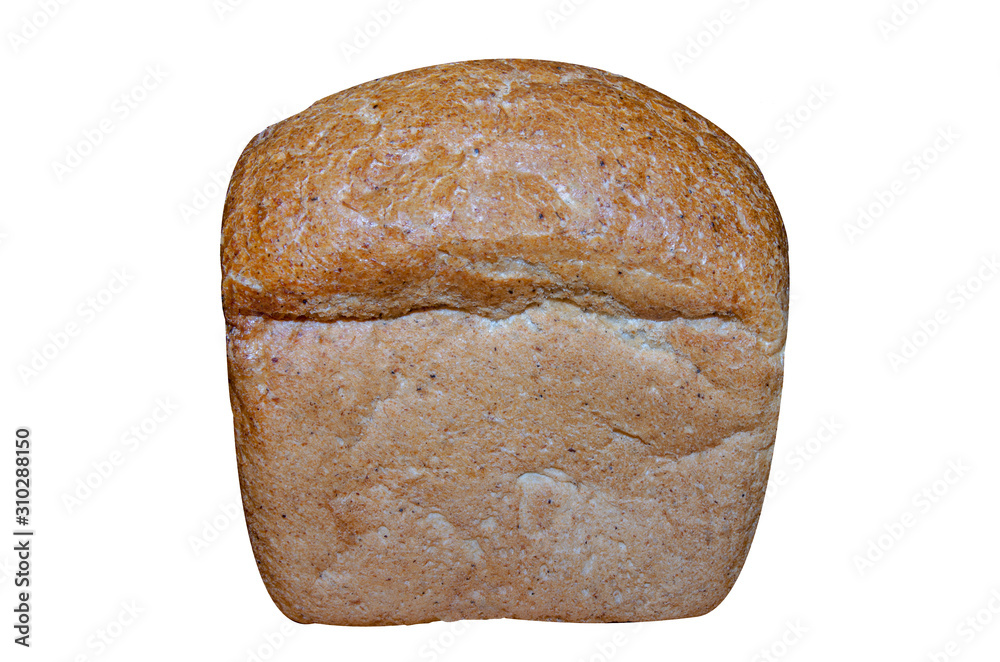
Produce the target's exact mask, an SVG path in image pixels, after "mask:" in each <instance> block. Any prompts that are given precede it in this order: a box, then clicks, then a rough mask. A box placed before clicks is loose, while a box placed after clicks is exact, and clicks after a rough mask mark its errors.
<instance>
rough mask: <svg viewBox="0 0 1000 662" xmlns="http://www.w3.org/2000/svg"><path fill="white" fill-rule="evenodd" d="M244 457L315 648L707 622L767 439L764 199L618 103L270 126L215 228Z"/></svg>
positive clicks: (464, 87)
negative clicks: (471, 626)
mask: <svg viewBox="0 0 1000 662" xmlns="http://www.w3.org/2000/svg"><path fill="white" fill-rule="evenodd" d="M222 271H223V281H222V293H223V306H224V312H225V318H226V324H227V346H228V359H229V363H228V365H229V384H230V392H231V398H232V409H233V417H234V420H235V433H236V454H237V459H238V468H239V477H240V484H241V489H242V495H243V503H244V509H245V513H246V519H247V526H248V529H249V533H250V540H251V543H252V547H253V552H254V554H255V556H256V559H257V563H258V566H259V569H260V573H261V576H262V578H263V580H264V584H265V586H266V587H267V590H268V592H269V593H270V595H271V597H272V599H273V600H274V602H275V604H276V605H277V606H278V607H279V608H280V609H281V611H282V612H284V613H285V614H286V615H287V616H288V617H290V618H291V619H294V620H295V621H299V622H303V623H330V624H342V625H378V624H401V623H419V622H424V621H431V620H455V619H463V618H469V619H483V618H519V619H536V620H558V621H576V622H594V621H646V620H659V619H667V618H678V617H687V616H696V615H699V614H704V613H706V612H708V611H709V610H711V609H712V608H713V607H714V606H716V605H717V604H719V602H720V601H721V600H722V599H723V598H724V597H725V595H726V594H727V593H728V591H729V590H730V588H731V587H732V586H733V582H734V581H735V580H736V577H737V575H738V574H739V572H740V569H741V567H742V565H743V562H744V559H745V557H746V555H747V551H748V549H749V546H750V542H751V539H752V538H753V534H754V530H755V527H756V524H757V519H758V515H759V514H760V508H761V501H762V499H763V496H764V488H765V483H766V480H767V474H768V469H769V465H770V460H771V451H772V447H773V443H774V437H775V430H776V426H777V420H778V405H779V398H780V393H781V384H782V367H783V356H784V343H785V329H786V322H787V309H788V259H787V242H786V238H785V231H784V227H783V225H782V221H781V217H780V215H779V213H778V209H777V207H776V205H775V203H774V200H773V198H772V196H771V193H770V191H769V190H768V187H767V185H766V184H765V183H764V180H763V177H762V176H761V173H760V170H759V169H758V168H757V166H756V165H755V164H754V162H753V161H752V159H751V158H750V157H749V156H748V155H747V153H746V152H745V151H744V150H743V149H741V148H740V146H739V145H737V144H736V142H735V141H734V140H733V139H732V138H730V137H729V136H728V135H726V134H725V133H724V132H723V131H722V130H720V129H719V128H718V127H716V126H715V125H714V124H712V123H710V122H709V121H707V120H706V119H704V118H703V117H701V116H699V115H698V114H696V113H694V112H693V111H691V110H689V109H688V108H686V107H684V106H682V105H681V104H679V103H677V102H675V101H673V100H671V99H669V98H668V97H666V96H664V95H663V94H660V93H658V92H656V91H654V90H652V89H650V88H648V87H645V86H643V85H640V84H639V83H636V82H634V81H632V80H629V79H627V78H624V77H621V76H617V75H613V74H610V73H607V72H604V71H599V70H595V69H591V68H588V67H583V66H576V65H571V64H564V63H557V62H545V61H536V60H482V61H472V62H460V63H454V64H445V65H440V66H434V67H428V68H424V69H418V70H415V71H408V72H405V73H400V74H397V75H393V76H389V77H386V78H380V79H377V80H374V81H371V82H368V83H364V84H362V85H358V86H357V87H354V88H351V89H349V90H345V91H343V92H339V93H337V94H334V95H332V96H329V97H327V98H325V99H323V100H321V101H319V102H317V103H315V104H314V105H312V106H311V107H309V108H308V109H306V110H304V111H302V112H301V113H299V114H297V115H295V116H293V117H290V118H288V119H286V120H284V121H281V122H279V123H277V124H275V125H273V126H270V127H268V128H267V129H266V130H264V131H263V132H262V133H260V134H259V135H257V136H256V137H255V138H253V139H252V140H251V141H250V143H249V145H247V147H246V149H245V150H244V152H243V154H242V156H241V157H240V159H239V161H238V163H237V165H236V168H235V171H234V173H233V176H232V181H231V183H230V187H229V191H228V195H227V199H226V204H225V210H224V218H223V224H222Z"/></svg>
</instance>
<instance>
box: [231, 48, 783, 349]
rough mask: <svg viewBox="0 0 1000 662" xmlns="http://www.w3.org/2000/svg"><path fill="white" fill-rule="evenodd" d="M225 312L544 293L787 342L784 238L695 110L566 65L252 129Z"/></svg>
mask: <svg viewBox="0 0 1000 662" xmlns="http://www.w3.org/2000/svg"><path fill="white" fill-rule="evenodd" d="M222 259H223V304H224V309H225V313H226V316H227V319H229V320H230V321H232V320H233V319H234V318H235V317H236V316H240V315H250V316H264V317H271V318H275V319H302V320H306V319H308V320H316V321H336V320H343V319H353V320H365V319H378V318H392V317H399V316H401V315H405V314H407V313H409V312H411V311H415V310H424V309H434V308H448V309H456V310H461V311H465V312H470V313H476V314H479V315H483V316H486V317H490V318H494V319H496V318H501V317H507V316H510V315H513V314H516V313H519V312H521V311H523V310H525V309H526V308H528V307H529V306H531V305H535V304H538V303H541V302H542V301H545V300H552V299H558V300H564V301H567V302H572V303H574V304H576V305H578V306H581V307H582V308H584V309H585V310H591V311H594V312H599V313H605V314H611V315H618V316H627V317H637V318H645V319H649V320H668V319H673V318H676V317H685V318H699V317H709V316H712V317H720V318H723V319H732V320H738V321H739V322H742V324H744V325H745V326H746V328H747V329H748V330H751V331H753V332H755V333H756V334H757V335H758V337H759V339H760V340H762V341H764V342H765V343H767V344H769V345H770V344H771V343H773V345H772V348H773V351H778V349H779V348H780V347H781V346H782V345H783V343H784V333H785V327H786V319H787V307H788V258H787V240H786V236H785V230H784V227H783V224H782V221H781V216H780V214H779V212H778V209H777V207H776V205H775V203H774V200H773V198H772V196H771V193H770V191H769V189H768V187H767V185H766V184H765V182H764V179H763V177H762V175H761V173H760V170H759V169H758V168H757V166H756V164H755V163H754V162H753V160H752V159H751V158H750V156H749V155H747V153H746V152H745V151H744V150H743V149H742V148H741V147H740V146H739V145H738V144H737V143H736V142H735V141H734V140H733V139H732V138H730V137H729V136H728V135H727V134H726V133H724V132H723V131H722V130H721V129H719V128H718V127H716V126H715V125H714V124H712V123H711V122H709V121H708V120H706V119H705V118H703V117H701V116H700V115H698V114H697V113H695V112H693V111H692V110H690V109H688V108H686V107H684V106H683V105H681V104H679V103H677V102H676V101H674V100H672V99H670V98H668V97H666V96H664V95H663V94H661V93H659V92H657V91H655V90H653V89H650V88H648V87H645V86H643V85H640V84H639V83H636V82H634V81H632V80H630V79H628V78H624V77H622V76H618V75H615V74H611V73H607V72H604V71H600V70H596V69H592V68H589V67H583V66H578V65H572V64H565V63H558V62H547V61H538V60H479V61H469V62H459V63H452V64H445V65H439V66H434V67H427V68H423V69H417V70H413V71H407V72H404V73H400V74H397V75H394V76H389V77H385V78H379V79H376V80H374V81H370V82H367V83H364V84H361V85H358V86H356V87H353V88H351V89H348V90H345V91H343V92H339V93H337V94H334V95H331V96H329V97H326V98H325V99H322V100H321V101H318V102H316V103H315V104H313V105H312V106H311V107H309V108H308V109H306V110H304V111H303V112H301V113H299V114H297V115H295V116H293V117H290V118H288V119H286V120H284V121H281V122H279V123H277V124H275V125H273V126H270V127H268V128H267V129H266V130H264V131H263V132H261V133H260V134H259V135H257V136H256V137H255V138H253V140H251V141H250V143H249V144H248V145H247V147H246V149H245V150H244V152H243V154H242V156H241V157H240V159H239V161H238V163H237V165H236V168H235V171H234V173H233V177H232V181H231V183H230V187H229V191H228V195H227V199H226V205H225V210H224V215H223V235H222Z"/></svg>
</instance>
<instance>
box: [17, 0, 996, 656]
mask: <svg viewBox="0 0 1000 662" xmlns="http://www.w3.org/2000/svg"><path fill="white" fill-rule="evenodd" d="M894 2H895V4H894ZM45 7H47V8H48V9H47V10H46V9H44V8H45ZM388 7H389V3H388V1H387V0H375V1H367V0H366V1H364V2H354V3H333V2H305V1H304V0H293V1H289V0H284V1H282V2H278V1H277V0H245V1H243V2H239V1H238V0H233V1H232V2H230V3H226V2H225V0H221V1H219V2H213V0H197V1H194V0H184V1H181V0H177V1H174V2H160V3H142V2H134V1H129V2H126V1H125V0H119V1H113V0H93V1H91V2H68V1H65V0H64V2H62V3H59V2H56V1H54V0H48V2H44V1H39V0H7V1H6V2H5V3H4V5H3V10H2V17H0V29H2V30H3V36H4V39H3V44H2V45H0V59H2V82H3V90H4V92H3V93H4V103H3V104H2V113H3V116H2V118H3V128H4V140H3V143H4V147H3V158H2V159H0V168H2V173H0V182H3V209H4V213H3V215H2V217H0V270H2V271H0V279H2V283H3V288H2V293H0V296H2V301H0V307H2V309H3V310H4V311H5V315H4V318H3V320H2V322H0V323H2V328H3V343H2V346H3V349H4V365H3V371H2V376H0V388H2V393H0V401H2V410H0V430H2V436H3V438H4V439H5V441H4V444H3V448H4V450H3V452H2V453H0V475H2V479H0V535H2V536H3V539H4V540H10V541H11V542H10V544H8V543H7V542H3V543H0V591H2V596H0V614H2V615H0V632H3V633H4V634H3V642H2V644H0V646H2V648H0V650H2V651H3V652H2V653H0V657H2V658H3V659H32V660H46V661H63V660H65V661H69V660H102V661H103V660H107V661H112V660H174V659H206V660H209V659H211V660H221V661H226V660H232V661H233V662H237V661H241V660H250V659H261V660H287V661H292V660H340V659H360V658H362V657H363V658H364V659H373V660H390V659H392V660H401V659H402V660H407V659H413V660H419V659H427V660H431V659H441V660H445V659H451V660H463V659H477V660H509V659H539V660H542V659H545V660H553V659H555V660H571V661H574V662H575V661H578V660H586V661H587V662H590V661H592V660H644V659H657V660H702V659H718V660H723V659H726V660H748V661H750V660H754V659H767V658H766V657H765V656H764V655H767V656H770V657H771V658H772V659H787V660H795V659H799V660H845V659H893V660H929V659H935V660H953V659H961V660H969V661H973V660H996V659H997V657H998V655H1000V517H998V514H997V513H998V509H997V506H998V505H1000V476H998V460H1000V445H998V443H997V442H998V433H997V425H996V409H997V405H998V397H997V396H998V395H1000V393H998V391H1000V389H998V386H997V375H998V371H997V368H998V366H1000V360H998V359H1000V349H998V342H997V341H998V333H997V329H998V322H1000V316H998V310H1000V308H998V303H1000V282H998V281H1000V278H998V277H997V273H996V271H995V268H994V269H992V270H991V269H990V268H989V266H988V261H989V260H991V259H993V260H995V259H996V258H997V257H998V254H1000V224H998V223H997V221H998V217H997V203H996V200H997V198H996V195H997V190H998V187H997V181H996V180H997V176H998V175H1000V169H998V167H997V160H996V157H997V154H1000V142H998V131H997V114H998V101H1000V94H998V88H997V79H998V74H1000V48H998V47H997V36H996V25H997V24H998V21H1000V6H998V5H997V4H996V3H990V2H985V1H983V2H973V1H972V0H965V1H955V2H947V3H946V2H943V1H940V0H939V1H936V2H932V1H929V0H928V1H925V2H922V3H918V2H917V1H916V0H906V1H905V2H903V0H865V1H863V2H862V1H861V0H844V1H841V2H837V3H826V2H824V3H820V2H802V1H801V0H759V1H757V0H749V1H746V0H739V1H736V0H714V1H712V2H698V3H696V2H693V1H688V2H681V1H675V2H665V3H660V2H638V1H635V2H628V1H625V0H615V1H612V0H589V1H584V0H577V1H576V4H574V2H572V1H571V0H566V1H565V2H563V3H562V4H561V5H560V4H559V2H558V1H557V0H552V1H551V2H527V1H525V0H505V1H504V2H489V3H477V2H468V1H459V0H454V1H451V0H399V4H398V5H393V7H394V8H396V9H397V10H398V11H396V12H395V13H392V14H389V20H388V21H386V18H385V17H386V14H385V12H386V11H387V8H388ZM46 12H47V13H46ZM372 12H376V15H379V16H382V20H383V22H387V25H385V26H384V27H377V29H376V27H375V26H377V24H373V25H371V26H369V29H370V30H371V32H373V33H377V34H375V35H374V36H372V37H370V38H368V40H367V43H365V42H364V41H363V40H361V39H359V38H358V37H357V32H356V30H359V29H360V30H364V29H365V26H366V24H367V23H368V22H370V21H372V20H373V19H372V16H373V14H372ZM379 12H382V13H381V14H380V13H379ZM890 21H895V25H894V24H893V23H892V22H890ZM356 39H357V44H359V45H360V47H359V46H355V48H357V51H356V52H352V53H346V52H345V49H344V45H345V44H347V45H350V44H352V42H354V41H355V40H356ZM485 57H534V58H543V59H553V60H561V61H567V62H574V63H579V64H585V65H590V66H595V67H599V68H602V69H606V70H609V71H612V72H615V73H619V74H623V75H626V76H628V77H630V78H633V79H635V80H638V81H640V82H642V83H645V84H647V85H649V86H651V87H653V88H656V89H658V90H660V91H662V92H664V93H665V94H667V95H669V96H671V97H673V98H675V99H677V100H678V101H680V102H682V103H684V104H685V105H687V106H689V107H691V108H693V109H694V110H696V111H697V112H699V113H701V114H703V115H705V116H706V117H708V118H709V119H711V120H712V121H714V122H715V123H717V124H718V125H720V126H721V127H722V128H723V129H724V130H726V131H727V132H729V133H730V134H731V135H732V136H733V137H735V138H736V139H737V140H738V141H739V142H740V143H741V144H743V145H744V146H745V147H746V148H747V149H750V150H753V153H754V154H755V156H756V157H758V162H759V163H760V165H761V167H762V169H763V171H764V174H765V176H766V178H767V180H768V182H769V184H770V186H771V188H772V190H773V192H774V195H775V197H776V199H777V201H778V204H779V207H780V208H781V211H782V213H783V216H784V220H785V224H786V226H787V230H788V236H789V243H790V246H791V265H792V266H791V268H792V293H793V295H794V299H793V302H792V309H791V322H790V328H789V336H788V345H787V353H786V379H785V393H784V400H783V403H782V411H781V422H780V426H779V433H778V440H777V445H776V449H775V461H774V466H773V470H772V481H773V484H772V487H774V490H773V491H772V492H771V493H769V495H768V497H767V499H766V502H765V506H764V512H763V515H762V518H761V521H760V525H759V528H758V530H757V536H756V539H755V541H754V543H753V547H752V549H751V551H750V555H749V558H748V559H747V562H746V566H745V569H744V571H743V574H742V575H741V576H740V578H739V581H738V582H737V584H736V587H735V588H734V590H733V591H732V593H731V594H730V595H729V597H728V598H727V599H726V600H725V602H723V604H722V605H721V606H720V607H719V608H717V609H716V610H715V611H714V612H712V613H711V614H709V615H707V616H704V617H701V618H696V619H688V620H680V621H668V622H660V623H651V624H646V625H643V626H641V627H637V626H635V625H574V624H546V623H530V622H512V621H493V622H471V623H466V624H460V625H456V624H445V623H434V624H428V625H421V626H409V627H391V628H344V627H327V626H298V625H293V624H291V623H290V621H288V620H286V619H285V618H284V617H283V616H282V615H281V614H280V613H279V612H278V610H277V609H276V608H275V607H274V606H273V605H272V603H271V601H270V600H269V598H268V596H267V594H266V592H265V590H264V587H263V584H262V583H261V581H260V578H259V576H258V574H257V570H256V567H255V564H254V561H253V558H252V555H251V550H250V545H249V540H248V537H247V534H246V530H245V525H244V522H243V517H242V513H241V512H240V511H239V510H238V504H239V486H238V484H237V478H236V468H235V455H234V451H233V433H232V417H231V413H230V410H229V400H228V394H227V382H226V366H225V347H224V324H223V318H222V313H221V307H220V294H219V281H220V269H219V264H218V262H219V226H220V216H221V210H222V203H223V196H224V187H225V184H226V182H227V181H228V177H229V174H230V172H231V168H232V162H233V160H234V159H235V158H236V157H237V156H238V155H239V152H240V151H241V150H242V148H243V146H244V145H245V144H246V142H247V141H248V140H249V139H250V137H252V136H253V135H254V134H255V133H257V132H258V131H260V130H261V129H263V128H264V127H265V126H267V125H268V124H270V123H272V122H274V121H276V120H277V119H280V118H283V117H285V116H287V115H289V114H292V113H294V112H297V111H299V110H301V109H303V108H305V107H306V106H307V105H309V104H310V103H312V102H313V101H315V100H316V99H319V98H321V97H323V96H326V95H328V94H331V93H333V92H336V91H339V90H341V89H344V88H347V87H349V86H352V85H355V84H358V83H361V82H364V81H366V80H369V79H372V78H375V77H378V76H382V75H386V74H391V73H395V72H398V71H403V70H407V69H412V68H416V67H419V66H423V65H430V64H436V63H441V62H448V61H456V60H466V59H475V58H485ZM150 72H153V74H155V75H153V74H151V73H150ZM122 95H125V97H124V99H123V98H122ZM72 153H77V154H78V155H79V157H80V158H79V159H78V160H77V159H74V158H73V157H72ZM77 161H78V162H77ZM61 166H64V167H61ZM859 210H867V212H866V213H867V214H868V217H867V219H863V220H861V221H860V222H859V218H860V216H859V215H860V213H861V212H860V211H859ZM852 228H853V229H852ZM984 260H986V262H984ZM994 264H995V262H994ZM115 279H120V280H118V281H116V280H115ZM112 281H115V282H112ZM959 288H961V289H959ZM963 292H964V293H965V294H963ZM98 308H100V310H98ZM935 316H937V318H938V319H937V320H935ZM73 325H75V326H73ZM68 327H69V328H70V330H72V331H73V333H72V334H70V333H68V332H67V328H68ZM907 342H910V343H913V346H912V347H910V346H908V345H907V344H906V343H907ZM60 345H61V346H60ZM904 351H905V355H904ZM36 352H37V354H36ZM894 353H896V354H899V358H898V360H897V359H894V358H893V354H894ZM39 357H40V358H39ZM33 361H34V363H33ZM33 366H34V367H33ZM154 418H159V419H160V420H159V421H156V420H154ZM19 425H26V426H29V427H30V428H31V430H32V438H33V440H34V451H33V452H34V454H33V460H34V463H33V471H34V481H35V482H34V483H33V488H34V501H33V512H32V521H31V526H32V528H34V529H35V530H36V531H37V534H36V538H35V540H34V545H35V546H36V551H35V552H34V556H33V559H32V560H33V575H32V579H33V583H32V586H31V593H32V598H31V599H32V605H33V619H34V620H33V622H34V632H33V637H32V641H33V644H34V645H33V647H32V648H31V649H30V650H25V649H22V648H21V647H19V646H15V645H14V644H13V643H12V639H13V637H14V633H13V629H12V627H11V624H12V623H13V616H14V615H13V612H12V611H11V610H12V609H13V607H14V590H13V589H14V586H13V577H12V574H13V572H14V571H15V566H14V562H15V558H14V554H13V552H12V551H11V550H12V545H13V542H12V538H8V536H10V533H11V531H12V530H13V528H14V523H13V436H14V430H15V428H16V426H19ZM132 428H138V429H139V434H138V435H136V434H135V433H133V432H130V429H132ZM112 459H113V460H114V461H115V462H112V463H111V464H110V465H109V462H111V460H112ZM102 474H103V475H102ZM87 483H89V484H90V485H91V487H81V486H82V485H86V484H87ZM88 490H89V492H88ZM72 499H77V501H76V502H74V501H72ZM991 596H995V597H991ZM130 610H131V611H137V612H138V614H137V615H134V616H133V615H131V611H130ZM967 619H972V620H971V621H967ZM254 656H256V657H254Z"/></svg>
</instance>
